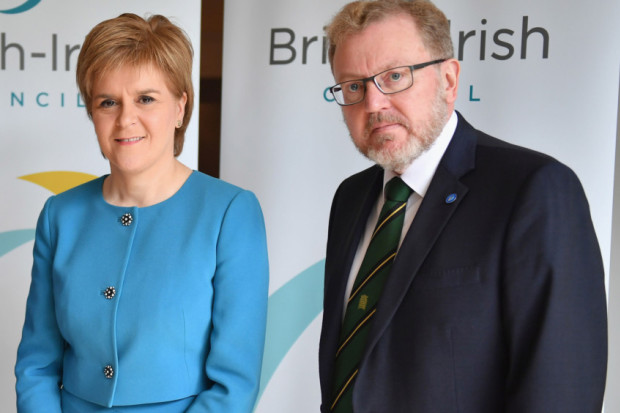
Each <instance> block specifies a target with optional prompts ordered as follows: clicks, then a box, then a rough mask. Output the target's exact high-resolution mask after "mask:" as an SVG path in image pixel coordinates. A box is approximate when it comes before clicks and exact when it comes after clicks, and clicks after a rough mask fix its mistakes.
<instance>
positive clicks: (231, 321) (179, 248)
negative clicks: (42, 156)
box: [15, 172, 268, 413]
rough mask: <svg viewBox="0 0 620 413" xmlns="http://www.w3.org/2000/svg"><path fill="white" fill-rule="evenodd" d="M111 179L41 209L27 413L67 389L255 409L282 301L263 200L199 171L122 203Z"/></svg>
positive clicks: (25, 344)
mask: <svg viewBox="0 0 620 413" xmlns="http://www.w3.org/2000/svg"><path fill="white" fill-rule="evenodd" d="M103 180H104V177H101V178H99V179H96V180H94V181H91V182H89V183H86V184H84V185H81V186H79V187H77V188H74V189H72V190H69V191H67V192H64V193H62V194H60V195H57V196H53V197H51V198H50V199H49V200H48V201H47V203H46V204H45V206H44V208H43V211H42V212H41V215H40V217H39V221H38V224H37V230H36V240H35V246H34V265H33V270H32V283H31V287H30V293H29V296H28V301H27V308H26V320H25V324H24V329H23V335H22V341H21V343H20V346H19V349H18V355H17V365H16V368H15V372H16V377H17V385H16V389H17V405H18V411H19V412H20V413H21V412H24V413H25V412H40V411H41V408H42V407H43V406H44V407H45V409H46V410H45V411H46V412H60V411H61V407H60V406H61V401H60V400H61V392H62V391H67V392H69V393H71V394H72V395H74V396H77V397H78V398H80V399H83V400H85V401H88V402H91V403H95V404H98V405H102V406H108V407H110V406H123V405H140V404H148V403H159V402H166V401H172V400H178V399H183V398H187V397H193V396H196V397H195V400H194V401H193V403H192V404H191V406H190V408H189V409H188V410H187V411H188V412H202V411H217V412H227V413H233V412H244V413H245V412H249V411H251V410H252V408H253V405H254V402H255V398H256V394H257V391H258V384H259V376H260V370H261V362H262V354H263V345H264V335H265V319H266V310H267V296H268V262H267V247H266V239H265V228H264V222H263V217H262V213H261V210H260V206H259V204H258V201H257V199H256V197H255V196H254V195H253V194H252V193H251V192H249V191H244V190H242V189H240V188H237V187H235V186H233V185H230V184H228V183H225V182H223V181H220V180H217V179H215V178H211V177H209V176H207V175H204V174H202V173H199V172H193V173H192V174H191V175H190V177H189V178H188V179H187V181H186V183H185V184H184V185H183V186H182V187H181V188H180V189H179V191H178V192H177V193H176V194H175V195H174V196H172V197H171V198H169V199H168V200H166V201H163V202H161V203H159V204H156V205H153V206H149V207H144V208H137V207H117V206H113V205H110V204H108V203H106V202H105V201H104V199H103V196H102V184H103ZM60 387H62V390H59V389H60Z"/></svg>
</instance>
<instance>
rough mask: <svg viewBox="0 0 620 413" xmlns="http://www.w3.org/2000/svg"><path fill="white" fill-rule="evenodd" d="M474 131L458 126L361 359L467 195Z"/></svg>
mask: <svg viewBox="0 0 620 413" xmlns="http://www.w3.org/2000/svg"><path fill="white" fill-rule="evenodd" d="M475 144H476V137H475V133H474V129H473V128H472V127H471V126H470V125H469V124H468V123H467V122H466V121H465V120H464V119H463V118H462V117H461V116H460V115H459V123H458V126H457V130H456V131H455V134H454V137H453V138H452V141H451V142H450V145H449V146H448V148H447V149H446V153H445V154H444V156H443V158H442V160H441V162H440V164H439V166H438V168H437V171H436V172H435V175H434V176H433V179H432V181H431V185H430V186H429V188H428V191H427V193H426V195H425V197H424V199H423V201H422V204H421V205H420V209H419V210H418V212H417V214H416V217H415V219H414V220H413V223H412V224H411V227H410V228H409V231H408V232H407V235H406V236H405V239H404V241H403V243H402V245H401V247H400V250H399V253H398V255H397V256H396V260H395V261H394V264H393V266H392V270H391V272H390V275H389V277H388V279H387V281H386V284H385V287H384V289H383V292H382V296H381V300H380V305H379V307H378V308H377V313H376V314H375V318H374V320H373V323H372V327H371V331H370V333H369V336H368V341H367V344H366V349H365V352H364V353H365V355H364V358H366V357H367V355H368V354H370V352H371V351H372V350H373V348H374V346H375V345H376V343H377V341H378V340H379V338H380V337H381V335H382V334H383V332H384V331H385V329H386V327H387V326H388V324H389V323H390V320H391V319H392V317H393V316H394V314H395V312H396V310H397V309H398V307H399V306H400V304H401V302H402V300H403V298H404V297H405V294H407V291H408V290H409V288H410V286H411V283H412V282H413V279H414V278H415V276H416V274H417V272H418V271H419V269H420V267H421V266H422V263H423V262H424V260H425V259H426V257H427V255H428V254H429V252H430V251H431V249H432V248H433V245H434V244H435V242H436V240H437V238H438V237H439V235H440V234H441V232H442V231H443V229H444V227H445V226H446V224H447V223H448V221H449V220H450V217H451V216H452V215H453V214H454V212H455V211H456V209H457V208H458V207H459V205H460V203H461V201H462V200H463V199H464V198H465V195H466V194H467V192H468V188H467V186H465V185H464V184H462V183H461V182H460V180H459V179H460V177H461V176H462V175H463V174H465V173H466V172H467V171H469V170H471V169H472V168H473V167H474V161H475V159H474V158H475Z"/></svg>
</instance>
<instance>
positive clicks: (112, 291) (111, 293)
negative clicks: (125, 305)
mask: <svg viewBox="0 0 620 413" xmlns="http://www.w3.org/2000/svg"><path fill="white" fill-rule="evenodd" d="M115 295H116V288H114V287H108V288H106V289H105V291H104V292H103V296H104V297H105V298H106V299H108V300H111V299H112V298H114V296H115Z"/></svg>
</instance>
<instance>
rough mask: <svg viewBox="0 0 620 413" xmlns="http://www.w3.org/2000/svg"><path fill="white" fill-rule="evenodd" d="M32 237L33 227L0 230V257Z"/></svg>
mask: <svg viewBox="0 0 620 413" xmlns="http://www.w3.org/2000/svg"><path fill="white" fill-rule="evenodd" d="M33 239H34V229H18V230H15V231H7V232H0V257H2V256H3V255H6V254H8V253H9V252H11V251H13V250H14V249H15V248H17V247H19V246H20V245H22V244H25V243H27V242H29V241H32V240H33Z"/></svg>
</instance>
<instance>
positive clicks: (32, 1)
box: [0, 0, 41, 14]
mask: <svg viewBox="0 0 620 413" xmlns="http://www.w3.org/2000/svg"><path fill="white" fill-rule="evenodd" d="M40 2H41V0H26V2H25V3H24V4H21V5H19V6H17V7H13V8H12V9H8V10H0V13H4V14H18V13H23V12H25V11H28V10H30V9H32V8H33V7H34V6H36V5H37V4H39V3H40Z"/></svg>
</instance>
